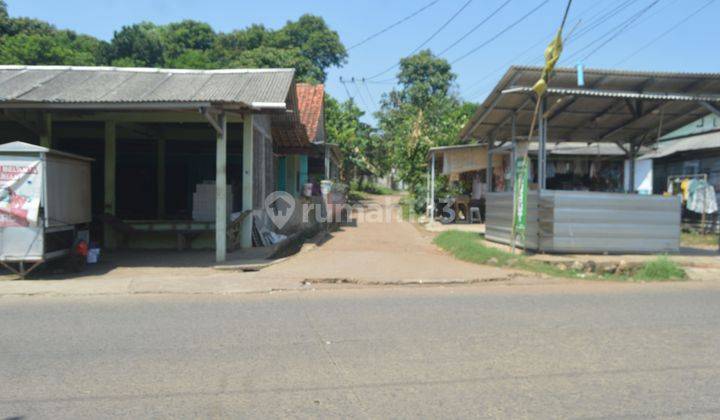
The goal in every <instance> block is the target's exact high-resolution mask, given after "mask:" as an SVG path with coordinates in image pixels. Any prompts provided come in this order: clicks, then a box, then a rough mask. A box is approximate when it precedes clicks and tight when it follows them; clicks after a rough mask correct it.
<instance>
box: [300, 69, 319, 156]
mask: <svg viewBox="0 0 720 420" xmlns="http://www.w3.org/2000/svg"><path fill="white" fill-rule="evenodd" d="M297 98H298V112H299V113H300V122H301V123H302V124H303V125H304V126H305V129H306V130H307V133H308V138H309V139H310V141H313V142H315V141H316V140H317V138H318V129H319V128H320V127H321V122H320V119H321V118H322V110H323V105H324V100H325V86H323V85H311V84H308V83H298V84H297Z"/></svg>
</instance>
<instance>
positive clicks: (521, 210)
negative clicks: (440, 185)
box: [486, 0, 572, 252]
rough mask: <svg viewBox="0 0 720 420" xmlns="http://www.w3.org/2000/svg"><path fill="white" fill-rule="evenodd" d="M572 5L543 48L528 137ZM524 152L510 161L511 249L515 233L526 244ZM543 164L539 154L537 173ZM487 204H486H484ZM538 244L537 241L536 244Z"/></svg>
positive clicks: (542, 132) (527, 163)
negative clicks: (513, 171)
mask: <svg viewBox="0 0 720 420" xmlns="http://www.w3.org/2000/svg"><path fill="white" fill-rule="evenodd" d="M571 6H572V0H568V2H567V6H566V7H565V14H564V15H563V19H562V23H561V24H560V28H559V29H558V32H557V35H556V36H555V38H554V39H553V40H552V41H551V42H550V45H548V47H547V48H546V49H545V67H544V68H543V71H542V74H541V76H540V79H539V80H538V81H537V83H536V84H535V86H533V90H534V91H535V94H536V96H537V98H536V101H535V111H534V112H533V117H532V123H531V124H530V132H529V134H528V138H527V141H528V142H530V141H532V137H533V134H534V131H535V125H536V124H538V117H540V118H541V119H542V118H543V117H542V116H540V115H539V114H540V110H541V104H542V103H543V96H544V95H545V92H546V91H547V86H548V81H549V80H550V75H551V74H552V72H553V70H554V69H555V65H556V64H557V62H558V60H560V55H561V54H562V48H563V41H562V32H563V29H564V28H565V23H566V22H567V18H568V14H569V13H570V7H571ZM545 132H546V130H545V128H544V127H543V128H542V129H540V133H539V134H540V139H539V140H540V142H543V141H544V137H545ZM540 148H541V150H544V148H545V147H544V144H542V145H541V147H540ZM523 149H524V152H523V156H522V161H521V160H520V159H518V161H517V162H513V165H518V167H517V169H516V170H515V174H516V175H515V176H516V179H515V182H514V183H513V184H514V190H513V217H512V233H511V235H512V237H511V245H512V249H513V252H514V250H515V248H516V245H517V238H518V236H521V237H522V238H523V247H524V246H525V245H524V243H525V232H526V228H527V196H528V176H529V171H530V159H529V158H528V148H527V147H526V148H523ZM540 158H542V163H541V161H540ZM541 164H542V165H544V164H545V162H544V157H540V156H539V159H538V174H543V173H545V170H544V168H540V165H541ZM540 185H541V186H542V185H544V182H543V180H540ZM486 205H487V204H486ZM539 246H540V244H539V243H538V247H539Z"/></svg>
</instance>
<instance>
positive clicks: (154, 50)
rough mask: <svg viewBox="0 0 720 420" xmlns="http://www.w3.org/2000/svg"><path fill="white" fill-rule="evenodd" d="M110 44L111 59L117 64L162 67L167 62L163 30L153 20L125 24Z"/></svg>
mask: <svg viewBox="0 0 720 420" xmlns="http://www.w3.org/2000/svg"><path fill="white" fill-rule="evenodd" d="M110 46H111V57H110V59H111V62H112V64H113V65H116V66H128V67H162V66H163V65H164V63H165V57H164V51H165V48H164V44H163V39H162V35H161V31H160V29H159V28H158V27H157V26H156V25H155V24H153V23H151V22H142V23H136V24H134V25H129V26H123V27H122V29H120V31H116V32H115V35H114V36H113V39H112V41H111V43H110Z"/></svg>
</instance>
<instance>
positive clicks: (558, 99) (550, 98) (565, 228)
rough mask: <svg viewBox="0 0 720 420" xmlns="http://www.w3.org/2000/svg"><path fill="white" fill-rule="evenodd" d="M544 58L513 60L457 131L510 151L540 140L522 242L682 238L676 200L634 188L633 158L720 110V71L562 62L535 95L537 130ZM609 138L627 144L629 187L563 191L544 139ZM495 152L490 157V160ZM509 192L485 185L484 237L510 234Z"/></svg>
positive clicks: (631, 242) (606, 244)
mask: <svg viewBox="0 0 720 420" xmlns="http://www.w3.org/2000/svg"><path fill="white" fill-rule="evenodd" d="M541 70H542V69H541V68H539V67H511V68H510V69H509V70H508V72H507V73H506V74H505V76H504V77H503V78H502V79H501V81H500V82H499V83H498V85H497V86H496V88H495V89H494V90H493V91H492V93H491V94H490V95H489V96H488V98H487V99H486V100H485V101H484V103H483V104H482V105H481V106H480V107H479V108H478V110H477V112H476V113H475V115H474V116H473V117H472V118H471V119H470V121H469V122H468V123H467V124H466V126H465V127H464V128H463V130H462V132H461V138H462V139H463V140H465V141H467V142H471V141H475V142H477V143H479V144H484V145H486V146H487V147H488V148H489V155H490V156H492V154H493V153H494V152H495V151H496V150H497V149H498V148H500V147H501V146H504V145H506V144H507V145H510V146H509V147H510V148H511V150H512V153H513V155H514V156H522V155H523V154H524V153H526V152H527V150H528V148H529V143H530V142H537V144H538V151H537V187H536V189H535V190H533V189H532V188H531V189H530V192H529V193H528V197H527V204H528V206H527V213H526V217H527V229H526V234H525V237H524V239H523V240H521V241H520V242H519V243H518V245H519V246H520V247H525V248H526V249H528V250H533V251H539V252H558V253H565V252H575V253H631V252H642V253H658V252H672V251H677V250H678V249H679V247H680V201H679V200H678V199H677V198H676V197H662V196H656V195H655V196H653V195H638V194H636V192H637V191H638V190H639V189H640V188H639V182H640V181H643V180H644V179H641V177H639V176H638V175H639V171H638V166H637V164H636V159H637V158H638V156H639V154H640V152H641V150H643V148H644V147H646V146H648V145H650V144H652V143H653V142H655V141H657V139H658V138H660V137H661V136H662V135H663V133H667V132H670V131H673V130H676V129H678V128H680V127H682V126H684V125H686V124H688V123H690V122H692V121H695V120H697V119H699V118H701V117H703V116H704V115H707V114H708V113H715V114H720V111H719V110H718V105H719V104H720V74H689V73H662V72H632V71H615V70H589V69H583V71H579V70H578V69H556V71H555V74H554V75H553V77H552V78H551V82H550V87H549V88H548V90H547V92H546V94H545V96H544V98H543V100H542V101H541V103H540V104H539V109H540V118H538V127H537V133H538V136H537V137H536V138H533V139H528V138H527V133H529V131H530V124H531V122H532V116H533V111H534V109H535V105H536V104H535V94H534V91H533V89H532V86H533V85H534V84H535V82H536V81H537V80H538V78H539V75H540V73H541ZM565 142H585V143H607V144H614V145H616V146H618V147H619V148H620V149H621V150H622V151H623V152H624V154H625V159H626V160H627V161H628V165H627V172H628V173H627V177H626V179H627V182H625V183H624V184H625V188H624V189H625V191H624V193H606V192H595V191H560V190H557V189H555V188H557V186H556V185H551V184H550V183H549V180H550V179H551V177H550V175H551V174H550V173H549V171H548V168H549V165H548V160H549V156H550V152H549V148H548V145H550V144H553V143H557V144H560V143H565ZM487 161H488V162H491V160H490V159H488V160H487ZM512 215H513V194H512V193H510V192H490V193H488V195H487V221H486V232H487V233H486V237H487V239H489V240H492V241H496V242H501V243H510V242H511V232H512V223H513V220H512Z"/></svg>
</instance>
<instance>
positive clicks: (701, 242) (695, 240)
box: [680, 232, 718, 248]
mask: <svg viewBox="0 0 720 420" xmlns="http://www.w3.org/2000/svg"><path fill="white" fill-rule="evenodd" d="M680 244H681V245H682V246H690V247H695V246H699V247H705V248H714V247H717V246H718V235H704V234H700V233H697V232H683V233H682V235H681V236H680Z"/></svg>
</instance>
